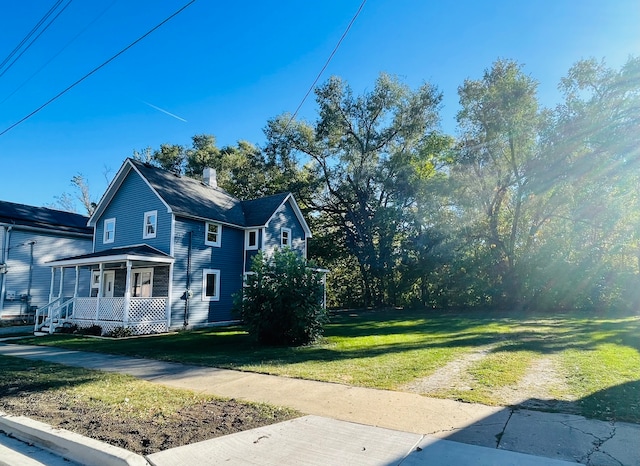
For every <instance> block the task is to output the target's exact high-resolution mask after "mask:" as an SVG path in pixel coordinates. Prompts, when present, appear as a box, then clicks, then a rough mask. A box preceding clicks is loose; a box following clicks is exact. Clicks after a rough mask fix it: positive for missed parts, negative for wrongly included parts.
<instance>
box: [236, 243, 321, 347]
mask: <svg viewBox="0 0 640 466" xmlns="http://www.w3.org/2000/svg"><path fill="white" fill-rule="evenodd" d="M251 271H252V272H253V273H251V274H248V275H247V279H246V285H245V287H244V290H243V291H244V293H243V295H242V296H239V297H238V298H237V301H236V308H237V309H238V310H239V311H240V315H241V317H242V320H243V322H244V324H245V326H246V327H247V330H248V332H249V334H250V335H252V336H253V337H254V338H255V339H256V340H257V341H258V342H259V343H262V344H267V345H304V344H307V343H310V342H312V341H314V340H316V339H317V338H318V337H319V336H321V335H322V332H323V325H324V324H325V322H326V311H325V309H324V307H323V303H322V301H323V285H322V274H321V273H319V272H316V271H314V270H312V269H311V268H309V267H308V265H307V262H306V260H304V259H303V258H302V257H301V256H300V255H298V254H297V253H295V252H294V251H292V250H290V249H284V250H280V249H276V250H275V251H274V253H273V256H272V257H267V256H265V255H263V254H262V253H261V252H260V253H259V254H258V255H257V256H256V258H255V259H254V262H253V264H252V267H251Z"/></svg>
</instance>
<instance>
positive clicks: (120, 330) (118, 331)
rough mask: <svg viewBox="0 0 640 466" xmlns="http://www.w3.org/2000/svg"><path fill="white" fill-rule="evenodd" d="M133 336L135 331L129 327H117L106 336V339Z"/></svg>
mask: <svg viewBox="0 0 640 466" xmlns="http://www.w3.org/2000/svg"><path fill="white" fill-rule="evenodd" d="M132 335H133V331H132V330H131V329H130V328H129V327H116V328H114V329H113V330H110V331H108V332H107V333H105V334H104V336H105V337H111V338H126V337H130V336H132Z"/></svg>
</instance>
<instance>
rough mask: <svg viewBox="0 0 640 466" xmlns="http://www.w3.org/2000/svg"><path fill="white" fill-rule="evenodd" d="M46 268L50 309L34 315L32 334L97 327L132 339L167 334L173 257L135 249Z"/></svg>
mask: <svg viewBox="0 0 640 466" xmlns="http://www.w3.org/2000/svg"><path fill="white" fill-rule="evenodd" d="M49 265H50V266H51V291H50V297H49V303H48V304H47V305H46V306H44V307H42V308H40V309H38V311H37V312H36V319H35V328H34V330H35V332H36V333H38V334H45V333H54V332H57V331H58V332H59V331H63V330H64V328H65V327H72V326H74V325H77V326H78V328H79V329H83V328H87V327H92V326H99V327H100V329H101V333H102V334H103V335H104V334H109V333H110V332H113V331H114V330H116V329H118V328H125V329H129V330H128V332H130V333H131V334H133V335H141V334H150V333H162V332H166V331H168V329H169V327H170V325H171V320H170V319H171V309H170V307H171V304H170V300H169V296H171V280H170V277H171V274H172V269H173V258H172V257H171V256H169V255H167V254H165V253H163V252H161V251H159V250H157V249H155V248H152V247H150V246H148V245H138V246H132V247H126V248H113V249H109V250H107V251H102V252H99V253H92V254H85V255H82V256H76V257H70V258H67V259H62V260H57V261H54V262H50V263H49ZM71 278H73V281H71ZM87 282H88V283H87ZM70 287H72V289H73V291H72V293H70Z"/></svg>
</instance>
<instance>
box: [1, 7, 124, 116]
mask: <svg viewBox="0 0 640 466" xmlns="http://www.w3.org/2000/svg"><path fill="white" fill-rule="evenodd" d="M117 1H118V0H113V1H112V2H111V3H110V4H109V6H107V7H106V8H105V9H104V10H102V11H101V12H100V14H98V16H96V17H95V18H94V19H93V21H91V22H90V23H89V24H87V25H86V26H85V27H84V29H82V30H81V31H80V32H79V33H78V34H76V35H75V36H74V37H73V38H72V39H71V40H70V41H69V42H67V43H66V44H65V45H64V46H63V47H62V48H61V49H60V50H58V53H56V54H55V55H54V56H52V57H51V58H50V59H49V60H47V61H46V62H45V63H44V64H43V65H42V66H41V67H40V68H38V69H37V70H36V71H34V72H33V74H32V75H31V76H29V77H28V78H27V79H25V81H24V82H23V83H22V84H20V85H19V86H18V87H16V88H15V89H14V90H13V92H11V93H10V94H9V95H7V96H6V97H5V98H4V99H3V100H2V101H0V105H2V104H3V103H5V102H6V101H7V100H9V99H10V98H11V96H13V95H14V94H15V93H16V92H18V91H19V90H20V89H22V88H23V87H24V86H25V85H26V84H28V83H29V81H31V80H32V79H33V78H34V77H35V76H36V75H37V74H38V73H40V71H42V70H43V69H45V68H46V67H47V65H48V64H49V63H51V62H52V61H53V60H55V59H56V58H57V57H58V56H59V55H60V54H61V53H62V52H64V51H65V50H66V49H67V47H69V46H70V45H71V44H72V43H73V42H74V41H75V40H76V39H77V38H78V37H80V36H81V35H82V34H84V33H85V31H87V30H88V29H89V28H90V27H91V26H92V25H93V24H94V23H95V22H96V21H98V20H99V19H100V18H102V16H103V15H104V14H105V13H106V12H107V10H109V9H110V8H111V7H112V6H113V5H114V4H115V3H116V2H117Z"/></svg>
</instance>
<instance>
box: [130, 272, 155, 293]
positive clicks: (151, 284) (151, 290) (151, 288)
mask: <svg viewBox="0 0 640 466" xmlns="http://www.w3.org/2000/svg"><path fill="white" fill-rule="evenodd" d="M136 272H138V273H142V272H151V282H150V283H149V286H150V289H149V296H144V297H145V298H153V267H144V268H139V269H131V288H130V290H129V293H131V297H132V298H133V287H134V285H135V281H134V280H133V275H134V274H135V273H136Z"/></svg>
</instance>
